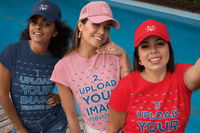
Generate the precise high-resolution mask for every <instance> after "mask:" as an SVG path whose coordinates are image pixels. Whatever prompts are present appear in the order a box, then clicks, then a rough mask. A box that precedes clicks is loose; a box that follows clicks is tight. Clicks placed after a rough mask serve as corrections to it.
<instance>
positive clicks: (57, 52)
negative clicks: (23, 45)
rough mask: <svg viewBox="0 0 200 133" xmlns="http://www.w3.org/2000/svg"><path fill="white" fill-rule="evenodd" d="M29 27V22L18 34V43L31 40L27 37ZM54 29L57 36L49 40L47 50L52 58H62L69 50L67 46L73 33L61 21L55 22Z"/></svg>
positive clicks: (64, 22)
mask: <svg viewBox="0 0 200 133" xmlns="http://www.w3.org/2000/svg"><path fill="white" fill-rule="evenodd" d="M30 20H31V18H30ZM29 25H30V21H29V22H28V25H27V26H26V28H25V29H24V30H23V31H22V32H21V34H19V36H20V39H19V41H24V40H31V38H30V35H29ZM55 28H56V29H57V31H58V35H57V36H56V37H52V38H51V41H50V43H49V46H48V49H49V51H50V52H51V53H52V55H53V56H54V57H62V56H63V55H64V54H65V53H66V52H67V51H68V50H69V47H70V45H69V44H70V42H71V38H72V36H73V33H74V31H73V29H72V28H71V27H70V26H68V25H67V24H66V21H65V20H63V22H59V21H57V20H56V21H55Z"/></svg>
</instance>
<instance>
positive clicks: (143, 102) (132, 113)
mask: <svg viewBox="0 0 200 133" xmlns="http://www.w3.org/2000/svg"><path fill="white" fill-rule="evenodd" d="M190 66H191V65H189V64H185V65H182V64H177V65H176V68H175V71H174V72H173V73H170V72H167V75H166V77H165V78H164V79H163V80H162V81H160V82H158V83H150V82H148V81H146V80H144V79H143V78H142V77H141V75H140V72H138V71H135V72H133V73H132V74H130V75H128V76H127V77H125V78H123V79H122V80H121V81H119V83H118V86H117V87H116V88H115V89H114V90H113V92H112V94H111V98H110V101H109V106H110V107H111V108H112V109H114V110H116V111H119V112H126V113H127V117H126V121H125V125H124V133H139V132H143V133H149V132H150V133H151V132H154V133H158V132H165V133H168V132H173V133H175V132H176V133H183V132H184V130H185V127H186V124H187V122H188V119H189V116H190V103H191V94H192V91H191V90H189V89H188V88H187V86H186V85H185V83H184V79H183V77H184V72H185V70H186V69H187V68H188V67H190Z"/></svg>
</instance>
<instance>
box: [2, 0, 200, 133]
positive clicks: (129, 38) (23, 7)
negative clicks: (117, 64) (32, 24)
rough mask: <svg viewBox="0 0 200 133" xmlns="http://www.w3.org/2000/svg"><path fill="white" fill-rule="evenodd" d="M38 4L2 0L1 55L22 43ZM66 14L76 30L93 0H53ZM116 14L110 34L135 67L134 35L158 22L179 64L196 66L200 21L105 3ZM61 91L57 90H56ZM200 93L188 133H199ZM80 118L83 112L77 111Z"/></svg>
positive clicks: (195, 94) (196, 96) (194, 99)
mask: <svg viewBox="0 0 200 133" xmlns="http://www.w3.org/2000/svg"><path fill="white" fill-rule="evenodd" d="M36 1H37V0H31V1H27V0H20V2H19V1H16V0H0V20H1V25H0V29H1V32H0V36H1V43H0V53H1V52H2V50H3V49H4V47H5V46H7V45H8V44H11V43H15V42H17V41H18V39H19V36H18V34H19V33H20V32H21V31H22V30H23V29H24V28H25V27H26V22H27V18H28V17H29V13H30V10H31V7H32V5H33V4H34V3H35V2H36ZM52 1H53V2H56V3H57V4H58V6H59V7H60V8H61V11H62V19H64V20H66V21H67V23H68V25H70V26H71V27H72V28H73V29H75V27H76V23H77V20H78V18H79V13H80V10H81V8H82V7H83V6H84V5H86V4H87V3H88V2H89V0H52ZM105 1H106V2H107V3H108V4H109V5H110V7H111V9H112V11H113V16H114V18H115V19H117V20H118V21H119V23H120V26H121V27H120V29H118V30H116V29H114V28H112V29H111V31H110V38H111V39H112V41H113V42H115V43H116V44H118V45H119V46H121V47H122V48H124V49H125V50H126V52H127V53H128V55H129V59H130V61H131V63H132V59H133V51H134V32H135V30H136V28H137V27H138V26H139V25H140V24H141V23H142V22H144V21H145V20H147V19H155V20H157V21H160V22H162V23H164V24H165V25H166V27H167V29H168V31H169V35H170V39H171V43H172V47H173V51H174V56H175V62H178V63H190V64H195V62H196V60H197V59H198V58H199V57H200V56H199V55H200V54H199V53H200V41H199V38H200V21H199V20H194V19H188V18H184V17H179V16H176V15H170V14H167V13H161V12H156V11H153V10H149V9H145V8H140V7H136V6H130V5H126V4H122V3H117V2H112V1H109V0H105ZM54 91H55V92H58V91H57V88H55V90H54ZM199 96H200V90H198V91H196V92H193V94H192V103H191V115H190V119H189V122H188V124H187V127H186V131H185V132H186V133H191V132H192V133H198V132H199V129H198V126H199V125H200V122H199V121H200V99H199ZM77 112H78V113H79V114H80V111H79V110H78V111H77Z"/></svg>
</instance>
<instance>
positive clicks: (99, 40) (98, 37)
mask: <svg viewBox="0 0 200 133" xmlns="http://www.w3.org/2000/svg"><path fill="white" fill-rule="evenodd" d="M94 38H95V39H97V40H99V41H101V40H103V39H102V38H99V37H94Z"/></svg>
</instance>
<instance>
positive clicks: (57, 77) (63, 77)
mask: <svg viewBox="0 0 200 133" xmlns="http://www.w3.org/2000/svg"><path fill="white" fill-rule="evenodd" d="M50 80H51V81H53V82H57V83H60V84H62V85H65V86H67V87H69V84H68V83H67V67H66V66H65V64H64V61H63V60H62V59H61V60H60V61H59V62H58V63H57V64H56V65H55V67H54V70H53V73H52V75H51V78H50Z"/></svg>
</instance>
